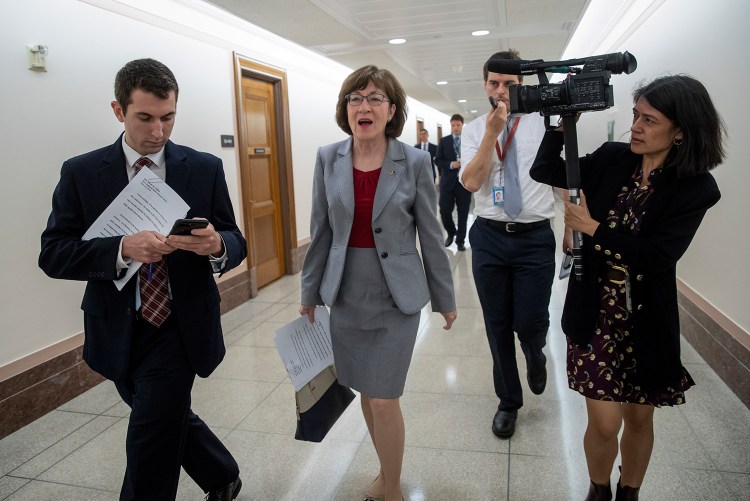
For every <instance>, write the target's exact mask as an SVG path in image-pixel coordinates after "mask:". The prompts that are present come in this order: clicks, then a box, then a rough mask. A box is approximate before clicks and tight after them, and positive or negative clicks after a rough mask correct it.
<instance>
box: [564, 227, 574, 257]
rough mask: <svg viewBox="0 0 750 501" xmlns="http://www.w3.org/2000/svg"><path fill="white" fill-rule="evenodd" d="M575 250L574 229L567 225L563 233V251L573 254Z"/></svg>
mask: <svg viewBox="0 0 750 501" xmlns="http://www.w3.org/2000/svg"><path fill="white" fill-rule="evenodd" d="M572 250H573V229H572V228H571V227H570V226H568V225H565V231H564V233H563V241H562V251H563V254H571V253H572Z"/></svg>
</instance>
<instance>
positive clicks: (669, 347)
mask: <svg viewBox="0 0 750 501" xmlns="http://www.w3.org/2000/svg"><path fill="white" fill-rule="evenodd" d="M633 102H634V106H633V123H632V126H631V128H630V132H631V139H630V144H627V143H619V142H608V143H605V144H604V145H602V146H601V147H600V148H599V149H597V150H596V151H595V152H594V153H591V154H589V155H586V156H585V157H582V158H580V160H579V163H580V171H581V172H580V177H581V186H580V188H581V203H580V205H578V204H572V203H566V207H565V224H566V226H567V227H569V228H571V229H572V230H575V231H577V232H580V234H581V235H582V237H583V246H582V256H583V257H582V264H583V276H582V277H581V279H580V280H577V279H576V278H574V277H571V278H570V279H569V284H568V292H567V296H566V299H565V308H564V311H563V317H562V327H563V331H564V332H565V335H566V336H567V339H568V364H567V366H568V382H569V386H570V388H571V389H573V390H575V391H577V392H579V393H580V394H581V395H583V396H584V397H586V409H587V414H588V424H587V428H586V433H585V435H584V439H583V446H584V452H585V454H586V463H587V465H588V470H589V477H590V479H591V486H590V490H589V493H588V496H587V497H586V501H597V500H610V499H612V491H611V488H610V485H609V478H610V474H611V471H612V467H613V465H614V461H615V458H616V457H617V453H618V448H619V451H620V453H621V458H622V466H621V477H620V481H618V483H617V491H616V499H617V500H621V501H624V500H635V499H638V490H639V488H640V486H641V483H642V482H643V479H644V477H645V475H646V469H647V467H648V462H649V459H650V457H651V450H652V448H653V442H654V429H653V415H654V414H653V413H654V409H655V408H656V407H660V406H662V405H670V406H671V405H679V404H682V403H684V402H685V391H686V390H687V389H688V388H690V387H691V386H692V385H693V384H694V382H693V379H692V378H691V377H690V374H688V372H687V370H685V368H684V367H683V366H682V363H681V361H680V330H679V316H678V310H677V286H676V265H677V261H678V260H679V259H680V257H681V256H682V255H683V254H684V253H685V251H686V250H687V248H688V246H689V245H690V242H691V241H692V239H693V237H694V235H695V233H696V231H697V230H698V227H699V225H700V223H701V221H702V220H703V216H704V215H705V213H706V211H707V210H708V209H709V208H710V207H712V206H713V205H714V204H716V203H717V202H718V201H719V198H720V196H721V195H720V193H719V189H718V187H717V185H716V181H715V180H714V178H713V176H712V175H711V174H710V173H709V172H708V171H709V170H711V169H713V168H714V167H716V166H717V165H719V164H720V163H721V162H722V161H723V159H724V148H723V137H724V124H723V122H722V120H721V117H720V116H719V114H718V112H717V111H716V108H715V107H714V105H713V103H712V101H711V98H710V96H709V94H708V92H707V91H706V89H705V87H704V86H703V85H702V84H701V83H700V82H698V81H697V80H695V79H693V78H691V77H689V76H686V75H677V76H668V77H661V78H657V79H656V80H654V81H652V82H651V83H649V84H647V85H645V86H643V87H640V88H638V89H636V90H635V92H634V93H633ZM563 142H564V141H563V134H562V133H561V128H560V130H556V131H550V132H547V133H546V135H545V137H544V140H543V141H542V144H541V146H540V148H539V153H538V154H537V158H536V161H535V163H534V166H533V167H532V169H531V176H532V178H534V179H536V180H537V181H539V182H542V183H547V184H551V185H553V186H557V187H563V188H566V187H567V184H566V182H567V181H566V174H565V162H564V160H562V159H561V158H560V153H561V151H562V146H563ZM623 425H624V429H623V432H622V438H621V440H620V442H619V444H618V434H619V431H620V428H621V427H623Z"/></svg>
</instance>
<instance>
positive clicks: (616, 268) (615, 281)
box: [609, 265, 628, 285]
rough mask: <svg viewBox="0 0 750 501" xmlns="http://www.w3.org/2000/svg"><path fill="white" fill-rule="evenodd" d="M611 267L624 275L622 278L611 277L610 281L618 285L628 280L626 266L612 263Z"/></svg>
mask: <svg viewBox="0 0 750 501" xmlns="http://www.w3.org/2000/svg"><path fill="white" fill-rule="evenodd" d="M610 267H611V268H612V269H613V270H614V271H619V272H620V273H622V276H623V279H622V280H614V279H612V278H610V279H609V281H610V282H612V283H614V284H617V285H622V284H624V283H625V282H626V281H627V280H628V270H627V269H626V268H623V267H622V266H617V265H611V266H610Z"/></svg>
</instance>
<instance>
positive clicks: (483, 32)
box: [471, 30, 490, 37]
mask: <svg viewBox="0 0 750 501" xmlns="http://www.w3.org/2000/svg"><path fill="white" fill-rule="evenodd" d="M471 34H472V35H474V36H475V37H483V36H484V35H489V34H490V32H489V31H488V30H477V31H472V32H471Z"/></svg>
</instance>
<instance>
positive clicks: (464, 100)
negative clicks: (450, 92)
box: [458, 99, 466, 103]
mask: <svg viewBox="0 0 750 501" xmlns="http://www.w3.org/2000/svg"><path fill="white" fill-rule="evenodd" d="M458 102H459V103H465V102H466V99H459V100H458Z"/></svg>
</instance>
